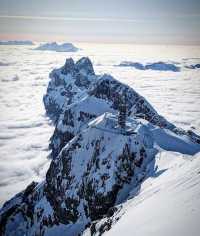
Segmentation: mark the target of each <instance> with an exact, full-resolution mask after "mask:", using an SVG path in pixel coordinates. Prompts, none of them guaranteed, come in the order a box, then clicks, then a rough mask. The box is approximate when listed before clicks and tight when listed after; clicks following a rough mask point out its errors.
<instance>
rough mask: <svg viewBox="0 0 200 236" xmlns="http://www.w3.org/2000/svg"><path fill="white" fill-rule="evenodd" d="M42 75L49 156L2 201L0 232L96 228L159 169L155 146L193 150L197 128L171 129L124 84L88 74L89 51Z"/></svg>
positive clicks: (125, 206) (108, 222) (102, 228)
mask: <svg viewBox="0 0 200 236" xmlns="http://www.w3.org/2000/svg"><path fill="white" fill-rule="evenodd" d="M50 77H51V81H50V83H49V86H48V89H47V94H46V95H45V97H44V104H45V107H46V110H47V114H48V115H49V116H50V117H51V118H52V119H53V121H54V124H55V131H54V134H53V136H52V138H51V143H50V148H51V150H52V153H51V157H52V161H51V164H50V167H49V169H48V171H47V174H46V179H45V180H44V181H43V182H41V183H39V184H38V183H35V182H33V183H32V184H30V185H29V186H28V187H27V188H26V189H25V190H24V191H22V192H21V193H19V194H17V195H16V196H15V197H14V198H12V199H11V200H10V201H8V202H6V203H5V204H4V206H3V208H2V209H1V211H0V223H1V226H2V227H1V234H2V235H9V236H10V235H11V236H12V235H24V234H25V235H30V236H33V235H46V236H50V235H63V234H66V235H69V236H73V235H74V236H77V235H79V234H83V233H85V234H89V235H90V234H91V235H95V234H96V235H101V234H102V233H103V232H106V231H107V230H109V229H110V228H112V226H113V225H114V224H115V223H116V222H117V221H118V220H119V218H120V217H121V215H122V213H123V214H125V212H128V211H129V209H130V211H131V209H132V208H131V207H129V203H130V201H134V199H137V197H138V196H140V192H141V191H142V190H141V186H143V185H142V182H143V181H144V180H145V179H146V181H148V180H149V179H150V177H152V178H153V179H154V178H155V179H157V178H159V175H161V174H162V173H163V176H164V174H165V172H164V171H162V169H161V170H160V172H158V171H157V169H156V166H155V162H157V159H156V154H157V153H160V152H161V151H168V152H169V153H171V152H172V151H173V152H177V153H181V154H187V155H194V154H196V153H198V152H199V151H200V145H199V141H200V139H199V136H198V135H196V134H195V133H193V132H192V131H184V130H181V129H178V128H176V126H175V125H173V124H172V123H170V122H168V121H167V120H166V119H165V118H163V117H162V116H160V115H159V114H158V113H157V112H156V110H155V109H154V108H153V107H152V106H151V105H150V104H149V103H148V101H147V100H146V99H145V98H144V97H142V96H141V95H139V94H138V93H137V92H135V91H134V90H133V89H132V88H130V87H129V86H127V85H124V84H122V83H120V82H119V81H118V80H116V79H114V78H113V77H112V76H110V75H96V74H95V72H94V69H93V66H92V63H91V61H90V59H89V58H86V57H83V58H81V59H80V60H78V61H77V62H76V63H75V62H74V61H73V59H67V60H66V63H65V65H64V66H63V67H61V68H60V69H55V70H53V72H52V73H51V74H50ZM125 95H126V96H125ZM122 97H126V106H127V115H128V116H127V119H126V127H125V129H122V128H121V127H119V122H118V113H119V110H120V104H121V102H122ZM159 168H160V167H159ZM161 168H162V167H161ZM148 177H149V178H148ZM175 181H176V180H175ZM158 182H159V180H158ZM145 183H146V182H145ZM135 197H136V198H135ZM128 199H130V200H128ZM127 214H128V213H127ZM121 219H123V217H122V218H121ZM124 219H125V218H124ZM128 219H130V218H129V217H128ZM119 222H120V221H119ZM114 227H115V226H114ZM116 227H117V224H116ZM133 227H134V225H133ZM85 229H86V231H85ZM113 230H114V228H113ZM84 231H85V232H84Z"/></svg>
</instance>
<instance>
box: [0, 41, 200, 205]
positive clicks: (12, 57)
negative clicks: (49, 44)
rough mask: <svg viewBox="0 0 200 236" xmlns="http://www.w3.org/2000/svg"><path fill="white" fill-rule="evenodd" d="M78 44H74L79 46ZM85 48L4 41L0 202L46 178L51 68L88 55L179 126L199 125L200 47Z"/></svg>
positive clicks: (1, 52) (0, 59)
mask: <svg viewBox="0 0 200 236" xmlns="http://www.w3.org/2000/svg"><path fill="white" fill-rule="evenodd" d="M75 46H76V45H75ZM77 46H78V47H80V48H81V49H82V50H80V51H78V52H75V53H70V52H48V51H36V50H33V49H34V46H0V111H1V113H0V205H2V204H3V202H4V201H5V200H7V199H9V198H10V197H12V196H13V195H14V194H16V193H17V192H19V191H21V190H22V189H24V188H25V187H26V185H27V184H29V183H30V182H31V181H33V180H35V181H41V180H42V179H44V177H45V173H46V170H47V168H48V166H49V163H50V160H49V159H48V158H47V157H48V154H49V150H48V144H49V138H50V137H51V135H52V133H53V129H54V127H53V125H52V124H51V121H50V120H49V119H48V117H46V115H45V110H44V106H43V101H42V99H43V95H44V93H45V92H46V88H47V85H48V82H49V77H48V75H49V73H50V71H51V70H52V69H54V68H56V67H60V66H62V65H63V64H64V62H65V59H66V58H67V57H73V58H74V59H75V60H76V59H79V58H80V57H81V56H89V57H90V58H91V60H92V61H93V63H94V67H95V71H96V73H110V74H112V75H113V76H114V77H116V78H117V79H119V80H120V81H121V82H123V83H126V84H128V85H130V86H131V87H133V88H134V89H135V90H137V91H138V92H139V93H140V94H141V95H143V96H144V97H145V98H146V99H147V100H148V101H149V102H151V104H152V105H153V106H154V107H155V108H156V109H157V111H158V112H159V113H160V114H162V115H163V116H165V117H166V118H167V119H168V120H169V121H171V122H174V123H175V124H176V125H177V126H179V127H182V128H184V129H189V128H191V126H193V127H192V128H195V129H196V131H197V132H199V130H200V69H198V68H197V69H189V68H187V65H194V64H197V63H200V47H192V46H152V45H111V44H109V45H105V44H99V45H97V44H80V45H77ZM123 61H132V62H139V63H143V64H146V63H153V62H159V61H163V62H166V63H169V62H170V63H174V65H177V66H178V67H180V71H179V72H173V71H162V70H161V71H156V70H138V69H136V68H132V67H118V66H116V65H119V64H120V63H121V62H123Z"/></svg>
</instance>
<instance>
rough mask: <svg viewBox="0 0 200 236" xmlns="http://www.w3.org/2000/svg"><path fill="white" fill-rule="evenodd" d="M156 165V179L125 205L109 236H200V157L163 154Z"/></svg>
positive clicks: (153, 178) (154, 177)
mask: <svg viewBox="0 0 200 236" xmlns="http://www.w3.org/2000/svg"><path fill="white" fill-rule="evenodd" d="M156 164H157V166H158V168H157V171H156V173H155V176H152V177H150V178H148V179H147V180H145V181H144V183H143V184H142V187H141V190H140V193H139V194H138V195H137V196H135V197H134V198H132V199H130V200H128V201H127V202H126V203H125V204H124V215H123V217H122V218H121V219H120V220H119V222H118V223H117V224H115V225H113V227H112V228H111V230H110V231H109V232H108V233H106V234H105V235H106V236H112V235H115V236H120V235H122V234H123V233H124V232H125V234H126V235H127V236H132V235H135V236H144V235H149V236H151V235H162V236H168V235H177V236H179V235H180V236H187V235H193V236H198V235H199V229H200V226H199V216H200V207H199V206H200V198H199V195H200V188H199V186H200V156H199V154H197V155H196V156H194V157H191V156H182V155H180V154H178V153H173V152H161V154H159V157H158V158H157V159H156ZM86 235H87V234H86ZM89 235H90V234H89Z"/></svg>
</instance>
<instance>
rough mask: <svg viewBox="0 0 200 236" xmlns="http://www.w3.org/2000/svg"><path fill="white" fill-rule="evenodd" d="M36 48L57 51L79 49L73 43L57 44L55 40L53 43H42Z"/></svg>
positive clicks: (75, 50) (74, 50)
mask: <svg viewBox="0 0 200 236" xmlns="http://www.w3.org/2000/svg"><path fill="white" fill-rule="evenodd" d="M35 50H41V51H56V52H77V51H78V50H79V49H78V48H77V47H75V46H74V45H73V44H72V43H63V44H57V43H56V42H53V43H44V44H41V45H40V46H39V47H37V48H35Z"/></svg>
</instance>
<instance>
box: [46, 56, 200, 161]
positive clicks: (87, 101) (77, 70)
mask: <svg viewBox="0 0 200 236" xmlns="http://www.w3.org/2000/svg"><path fill="white" fill-rule="evenodd" d="M50 78H51V81H50V83H49V86H48V89H47V94H46V95H45V96H44V104H45V108H46V110H47V114H48V115H49V116H50V117H51V118H52V119H53V120H54V122H55V124H56V125H55V126H56V128H55V131H54V134H53V135H52V137H51V142H50V148H51V150H52V154H51V157H52V158H56V156H57V155H58V154H59V152H60V151H61V149H62V148H63V147H64V145H65V144H67V143H68V141H69V140H71V139H72V138H73V137H74V136H75V135H76V134H77V133H78V132H79V131H80V129H81V128H82V127H84V126H85V125H87V123H88V122H89V121H90V120H92V119H94V118H96V117H97V116H99V115H101V114H103V113H105V112H107V111H109V112H112V113H114V114H116V113H117V112H118V111H119V106H120V101H121V98H122V97H123V96H126V105H127V113H128V115H129V116H130V117H137V118H142V119H145V120H147V121H149V122H150V123H152V124H153V125H156V126H158V127H161V128H166V129H169V130H171V131H173V132H174V133H176V134H179V135H187V136H189V137H190V138H191V140H193V141H194V142H198V143H200V139H199V137H198V136H196V135H195V134H194V133H193V132H192V131H189V132H188V131H184V130H181V129H179V128H177V127H176V126H175V125H173V124H172V123H170V122H168V121H167V120H166V119H165V118H164V117H162V116H160V115H159V114H158V113H157V112H156V111H155V109H154V108H153V107H152V106H151V105H150V104H149V103H148V101H147V100H146V99H145V98H144V97H142V96H141V95H139V94H138V93H137V92H136V91H134V90H133V89H132V88H130V87H129V86H127V85H125V84H122V83H120V82H119V81H118V80H116V79H114V78H113V77H112V76H110V75H106V74H104V75H102V76H98V75H95V72H94V69H93V66H92V63H91V61H90V60H89V58H81V59H80V60H79V61H77V62H76V63H74V61H73V59H71V58H70V59H67V60H66V63H65V65H64V67H62V68H60V69H56V70H54V71H53V72H52V73H51V74H50Z"/></svg>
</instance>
